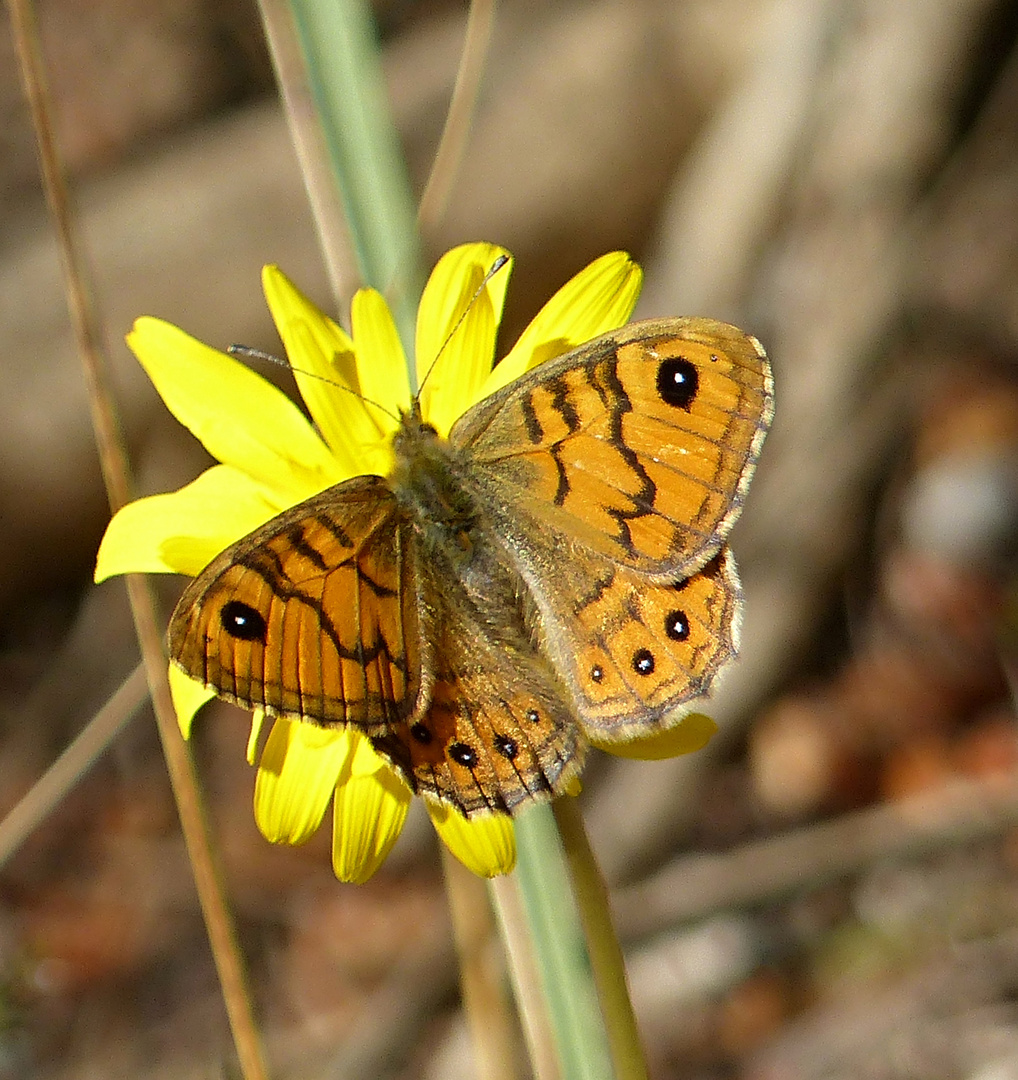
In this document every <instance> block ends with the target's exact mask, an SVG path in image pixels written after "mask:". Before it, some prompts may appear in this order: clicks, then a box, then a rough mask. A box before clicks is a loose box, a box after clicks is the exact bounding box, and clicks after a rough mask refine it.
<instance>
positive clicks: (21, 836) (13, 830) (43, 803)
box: [0, 664, 148, 867]
mask: <svg viewBox="0 0 1018 1080" xmlns="http://www.w3.org/2000/svg"><path fill="white" fill-rule="evenodd" d="M147 698H148V682H147V680H146V678H145V665H144V664H138V666H137V667H136V668H135V669H134V671H132V672H131V674H130V675H128V676H127V678H126V679H125V680H124V681H123V683H122V684H121V685H120V688H119V689H118V690H117V691H116V693H115V694H114V695H113V696H112V697H111V698H110V699H109V701H107V702H106V704H105V705H104V706H103V707H102V708H101V709H100V710H99V711H98V712H97V713H96V714H95V716H93V717H92V719H91V720H89V722H88V723H87V724H86V725H85V727H84V728H83V729H82V731H81V733H80V734H79V735H78V736H77V738H76V739H75V740H74V741H73V742H72V743H71V744H70V746H68V747H67V749H66V750H65V751H64V752H63V753H62V754H61V755H60V757H58V758H57V760H56V761H54V762H53V764H52V765H51V766H50V767H49V768H48V769H47V770H46V772H45V773H43V775H42V776H41V777H39V779H38V780H37V781H36V782H35V783H34V784H33V785H32V787H31V788H30V789H29V791H28V792H27V793H26V794H25V795H24V797H23V798H22V799H21V800H20V801H19V802H18V803H17V805H16V806H14V807H13V808H12V809H11V811H10V813H9V814H8V815H7V816H6V817H5V818H4V819H3V821H0V867H3V866H4V865H5V864H6V863H7V861H8V859H10V858H11V856H12V855H13V854H14V853H15V852H16V851H17V850H18V848H20V847H21V845H22V844H23V843H24V842H25V840H27V839H28V837H29V836H30V835H31V834H32V832H33V831H34V830H35V829H36V828H37V827H38V826H39V825H40V824H42V822H43V821H45V820H46V818H47V817H49V815H50V814H51V813H52V812H53V811H54V810H55V809H56V807H57V806H59V805H60V803H61V802H62V801H63V800H64V798H65V797H66V796H67V794H68V792H70V791H71V790H72V789H73V787H74V785H75V784H77V782H78V781H79V780H80V779H81V778H82V776H84V775H85V773H86V772H87V771H88V769H89V768H90V766H91V765H92V764H93V763H94V762H95V761H96V760H97V758H98V757H99V755H100V754H102V752H103V751H104V750H105V749H106V747H107V746H109V744H110V743H111V742H112V741H113V740H114V738H116V736H117V734H118V733H119V732H120V730H121V729H122V728H123V727H124V725H125V724H126V723H127V721H128V720H130V719H131V718H132V717H133V716H134V714H135V713H136V712H137V711H138V709H139V708H140V707H141V706H142V705H143V704H144V702H145V700H146V699H147Z"/></svg>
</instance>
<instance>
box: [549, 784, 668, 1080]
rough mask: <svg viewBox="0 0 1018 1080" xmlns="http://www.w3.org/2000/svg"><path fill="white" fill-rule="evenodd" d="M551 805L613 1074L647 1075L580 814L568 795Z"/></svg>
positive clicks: (604, 893)
mask: <svg viewBox="0 0 1018 1080" xmlns="http://www.w3.org/2000/svg"><path fill="white" fill-rule="evenodd" d="M552 809H553V811H554V813H555V820H556V821H557V822H558V827H559V831H560V832H561V834H562V844H563V847H564V848H565V853H566V858H567V859H568V861H569V869H570V871H571V872H572V878H573V886H574V888H575V889H576V902H577V906H578V907H579V912H580V919H581V921H582V923H583V930H584V934H585V936H586V939H587V947H588V949H589V950H590V962H591V966H592V969H593V973H594V983H595V985H596V986H597V993H598V997H599V999H600V1002H601V1012H602V1014H603V1016H604V1022H605V1027H606V1029H607V1033H608V1042H609V1044H610V1046H611V1055H612V1061H613V1062H614V1064H615V1075H616V1076H617V1077H618V1080H647V1065H646V1061H645V1059H644V1054H643V1046H642V1045H641V1043H640V1034H639V1031H638V1030H637V1027H636V1017H635V1016H634V1015H633V1004H632V1001H631V1000H630V998H629V986H628V984H627V982H626V968H625V962H624V960H623V957H622V949H621V947H620V946H619V939H618V937H617V936H616V934H615V927H614V925H613V924H612V917H611V909H610V907H609V904H608V890H607V888H606V887H605V884H604V878H602V876H601V869H600V867H599V866H598V865H597V860H596V859H595V858H594V852H593V851H592V850H591V847H590V841H589V840H588V839H587V830H586V828H585V827H584V824H583V815H582V814H581V813H580V808H579V805H578V804H577V801H576V800H575V799H570V798H564V799H556V800H555V802H554V804H553V807H552Z"/></svg>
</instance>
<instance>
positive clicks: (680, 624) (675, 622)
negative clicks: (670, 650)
mask: <svg viewBox="0 0 1018 1080" xmlns="http://www.w3.org/2000/svg"><path fill="white" fill-rule="evenodd" d="M665 633H666V634H667V635H668V636H669V637H670V638H671V639H672V641H685V640H686V638H688V637H689V619H688V618H686V613H685V612H684V611H678V610H676V611H669V612H668V614H667V615H666V616H665Z"/></svg>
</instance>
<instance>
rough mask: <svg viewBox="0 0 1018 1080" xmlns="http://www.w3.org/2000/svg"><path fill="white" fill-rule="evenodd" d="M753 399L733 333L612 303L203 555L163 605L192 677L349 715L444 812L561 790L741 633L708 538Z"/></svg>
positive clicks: (731, 489) (702, 674)
mask: <svg viewBox="0 0 1018 1080" xmlns="http://www.w3.org/2000/svg"><path fill="white" fill-rule="evenodd" d="M772 416H773V382H772V378H771V373H770V368H769V366H768V363H767V359H766V357H765V355H764V351H763V349H762V347H761V346H760V344H759V342H757V341H756V339H755V338H752V337H750V336H749V335H747V334H744V333H743V332H742V331H740V330H738V329H736V328H735V327H733V326H729V325H727V324H725V323H720V322H715V321H713V320H709V319H699V318H685V319H659V320H652V321H646V322H637V323H631V324H629V325H627V326H624V327H622V328H621V329H620V330H616V331H613V332H611V333H608V334H604V335H602V336H601V337H598V338H595V339H594V340H592V341H590V342H587V343H586V344H584V345H582V346H580V347H579V348H577V349H575V350H573V351H571V352H568V353H566V354H564V355H562V356H559V357H557V358H556V359H553V360H549V361H547V362H545V363H544V364H541V365H540V366H538V367H536V368H534V369H532V370H531V371H530V372H528V373H527V374H525V375H523V376H522V377H520V378H519V379H517V380H516V381H515V382H512V383H510V384H508V385H507V386H504V387H503V388H502V389H500V390H498V391H496V392H495V393H494V394H492V395H491V396H490V397H488V398H486V399H484V400H483V401H480V402H479V403H478V404H476V405H474V406H473V407H472V408H470V409H469V410H468V411H467V412H466V413H464V414H463V416H461V417H460V419H459V420H458V421H457V422H456V423H455V425H454V426H453V427H452V430H451V431H450V433H449V436H448V438H447V439H446V438H442V437H440V436H439V435H438V434H437V433H436V431H435V429H434V428H433V427H431V426H430V425H429V424H428V423H426V422H425V421H424V420H423V419H422V417H421V412H420V409H419V407H418V406H417V405H416V404H415V405H414V406H412V407H411V408H410V409H409V410H408V411H407V412H406V413H405V414H404V415H403V416H402V417H401V419H400V424H399V427H398V430H397V431H396V434H395V436H394V438H393V451H394V459H395V466H394V469H393V470H392V472H391V474H390V475H389V476H388V477H381V476H358V477H354V478H353V479H350V480H346V481H344V482H343V483H340V484H337V485H336V486H334V487H331V488H329V489H327V490H325V491H322V492H321V493H320V494H318V495H315V496H314V497H312V498H310V499H307V500H306V501H304V502H302V503H299V504H298V505H296V506H293V507H291V508H290V509H288V510H286V511H284V512H283V513H281V514H279V515H278V516H277V517H275V518H273V519H272V520H271V521H269V522H267V523H266V524H265V525H263V526H261V527H260V528H258V529H256V530H255V531H254V532H252V533H251V534H249V535H248V536H246V537H244V538H243V539H242V540H240V541H238V542H237V543H235V544H233V545H232V546H231V547H229V548H227V549H226V550H225V551H223V552H222V553H221V554H220V555H219V556H218V557H217V558H216V559H214V560H213V561H212V562H211V563H210V564H209V565H208V566H207V567H206V568H205V569H204V570H203V571H202V572H201V573H200V574H199V575H198V576H197V577H196V578H195V579H194V580H193V581H192V582H191V583H190V585H189V586H188V588H187V589H186V590H185V592H184V594H183V596H182V597H181V600H180V602H179V604H178V605H177V608H176V610H175V612H174V614H173V617H172V620H171V622H170V628H169V647H170V654H171V657H172V659H173V661H174V662H175V663H176V664H177V665H178V666H179V667H180V668H181V669H182V670H183V671H184V672H185V673H186V674H187V675H189V676H190V677H191V678H193V679H196V680H197V681H199V682H201V683H203V684H204V685H206V686H207V687H210V688H211V689H212V690H214V691H215V692H216V693H217V694H218V695H219V696H220V697H223V698H226V699H227V700H229V701H233V702H235V703H237V704H239V705H242V706H244V707H246V708H248V709H261V710H264V711H265V712H266V713H267V714H269V715H272V716H284V717H289V718H293V719H299V720H303V721H308V722H310V723H313V724H318V725H324V726H327V727H328V726H334V725H338V724H350V725H353V726H354V727H356V728H358V729H360V730H361V731H363V732H364V733H365V734H366V735H367V736H368V737H369V738H370V739H371V742H372V744H373V745H374V747H375V749H376V750H377V751H378V752H379V753H380V754H381V755H382V756H383V757H385V758H386V759H387V760H388V761H389V762H390V763H391V764H392V765H393V766H394V767H395V769H396V770H397V771H398V772H399V773H400V774H401V775H402V776H403V777H404V778H405V779H406V780H407V782H408V783H409V785H410V786H411V787H412V788H413V789H414V790H415V791H416V792H418V793H419V794H422V795H424V796H426V797H429V798H433V799H437V800H439V801H442V802H445V803H447V804H451V805H452V806H454V807H456V808H457V809H458V810H459V811H461V812H462V813H463V814H465V815H466V816H468V817H469V816H470V815H472V814H475V813H479V812H490V811H494V812H501V813H512V812H513V811H515V810H516V809H517V808H519V807H521V806H523V805H526V804H527V803H528V802H529V801H531V800H534V799H541V798H548V797H550V796H552V795H554V794H556V793H558V792H560V791H562V790H563V788H564V787H565V786H566V785H567V784H568V783H569V781H570V780H571V778H572V777H573V776H574V775H575V774H576V772H577V770H578V769H579V767H580V764H581V762H582V758H583V754H584V750H585V748H586V746H587V745H588V743H589V742H592V741H593V742H597V743H599V744H602V745H606V744H612V743H621V742H624V741H626V740H630V739H633V738H636V737H643V736H647V735H651V734H653V733H655V732H658V731H662V730H664V729H665V728H667V727H669V726H670V725H671V724H674V723H675V722H676V716H677V714H679V713H680V712H681V711H682V710H683V708H684V707H685V709H686V710H687V711H688V708H689V705H690V703H691V702H694V701H696V700H697V699H699V698H702V697H704V696H705V695H707V694H708V693H709V692H710V690H711V688H712V687H713V686H714V685H715V684H716V681H717V678H718V675H719V674H720V672H721V671H722V669H723V668H724V667H725V665H726V664H727V663H728V662H729V661H730V660H731V659H732V657H733V656H734V655H735V652H736V649H737V646H738V626H739V614H740V603H741V596H740V587H739V580H738V576H737V574H736V569H735V564H734V562H733V560H732V556H731V554H730V552H729V550H728V548H727V546H726V541H727V538H728V535H729V532H730V530H731V528H732V525H733V524H734V522H735V520H736V518H737V517H738V515H739V513H740V511H741V509H742V505H743V501H744V498H745V495H746V489H747V486H748V484H749V481H750V477H751V475H752V472H753V469H754V466H755V464H756V461H757V459H758V457H759V454H760V449H761V445H762V443H763V439H764V436H765V434H766V431H767V428H768V426H769V424H770V421H771V418H772Z"/></svg>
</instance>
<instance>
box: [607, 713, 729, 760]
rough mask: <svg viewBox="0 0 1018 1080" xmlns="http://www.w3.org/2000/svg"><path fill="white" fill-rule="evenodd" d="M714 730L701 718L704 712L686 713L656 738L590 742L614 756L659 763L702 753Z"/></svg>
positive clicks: (710, 724) (714, 725)
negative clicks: (698, 752)
mask: <svg viewBox="0 0 1018 1080" xmlns="http://www.w3.org/2000/svg"><path fill="white" fill-rule="evenodd" d="M717 729H718V726H717V724H715V723H714V721H713V720H712V719H711V718H710V717H709V716H704V714H703V713H687V714H686V715H685V716H684V717H683V718H682V719H681V720H680V721H679V723H678V724H676V725H675V727H671V728H669V729H668V730H667V731H662V732H660V733H658V734H657V735H649V736H648V737H647V738H645V739H630V740H629V741H628V742H617V743H608V742H599V741H597V740H596V739H592V740H591V743H592V744H593V745H594V746H597V747H599V748H600V749H601V750H606V751H607V752H608V753H609V754H614V755H615V756H616V757H625V758H639V759H641V760H643V761H659V760H660V759H661V758H670V757H679V755H680V754H691V753H692V752H693V751H694V750H702V749H703V748H704V747H705V746H706V745H707V743H709V742H710V740H711V736H712V735H713V734H714V732H715V731H717Z"/></svg>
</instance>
